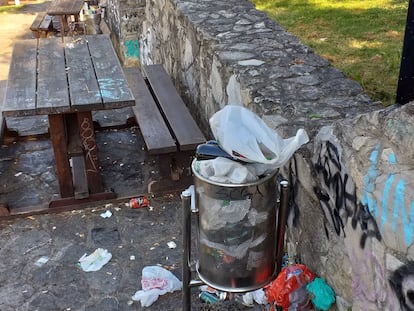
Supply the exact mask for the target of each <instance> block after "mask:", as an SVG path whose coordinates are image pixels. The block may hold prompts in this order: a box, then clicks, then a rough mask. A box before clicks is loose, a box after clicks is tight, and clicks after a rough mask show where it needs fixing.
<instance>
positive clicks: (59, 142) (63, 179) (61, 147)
mask: <svg viewBox="0 0 414 311" xmlns="http://www.w3.org/2000/svg"><path fill="white" fill-rule="evenodd" d="M49 125H50V128H49V130H50V140H51V141H52V146H53V152H54V155H55V163H56V173H57V174H56V175H57V178H58V182H59V188H60V196H61V197H62V198H67V197H72V196H73V195H74V192H73V184H72V174H71V168H70V165H69V158H68V153H67V140H66V129H65V122H64V115H62V114H52V115H49Z"/></svg>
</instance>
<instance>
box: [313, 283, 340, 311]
mask: <svg viewBox="0 0 414 311" xmlns="http://www.w3.org/2000/svg"><path fill="white" fill-rule="evenodd" d="M306 290H307V291H308V292H309V294H310V296H311V300H312V302H313V305H314V306H315V307H316V308H317V309H318V310H324V311H326V310H329V308H330V307H331V305H332V304H333V303H334V302H335V293H334V291H333V289H332V288H331V287H330V286H329V285H328V284H326V282H325V280H323V279H321V278H315V279H314V280H313V281H312V282H311V283H309V284H308V285H306Z"/></svg>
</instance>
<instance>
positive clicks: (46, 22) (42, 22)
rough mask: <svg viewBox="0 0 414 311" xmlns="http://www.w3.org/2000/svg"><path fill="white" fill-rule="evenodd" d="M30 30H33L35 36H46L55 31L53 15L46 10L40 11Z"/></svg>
mask: <svg viewBox="0 0 414 311" xmlns="http://www.w3.org/2000/svg"><path fill="white" fill-rule="evenodd" d="M30 30H31V31H32V32H33V35H34V37H35V38H46V37H47V35H48V34H49V33H50V32H52V31H53V21H52V16H50V15H48V14H47V13H46V12H40V13H38V14H37V15H36V18H35V19H34V21H33V23H32V25H31V26H30Z"/></svg>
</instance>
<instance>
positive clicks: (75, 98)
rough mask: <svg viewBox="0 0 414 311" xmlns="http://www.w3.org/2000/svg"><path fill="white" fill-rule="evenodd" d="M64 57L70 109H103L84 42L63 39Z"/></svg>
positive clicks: (68, 38) (67, 38)
mask: <svg viewBox="0 0 414 311" xmlns="http://www.w3.org/2000/svg"><path fill="white" fill-rule="evenodd" d="M65 57H66V66H67V73H68V82H69V94H70V99H71V105H72V109H75V110H100V109H103V108H104V107H103V104H102V100H101V93H100V90H99V86H98V82H97V80H96V76H95V71H94V68H93V64H92V61H91V57H90V55H89V49H88V46H87V43H86V41H85V40H83V39H81V38H79V39H78V40H73V38H70V37H66V38H65Z"/></svg>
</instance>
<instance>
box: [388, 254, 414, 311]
mask: <svg viewBox="0 0 414 311" xmlns="http://www.w3.org/2000/svg"><path fill="white" fill-rule="evenodd" d="M389 283H390V286H391V288H392V289H393V291H394V293H395V295H396V296H397V298H398V300H399V302H400V308H401V310H402V311H414V262H413V261H409V262H408V263H407V264H406V265H403V266H401V267H400V268H398V269H397V270H395V271H394V272H393V273H392V275H391V276H390V279H389Z"/></svg>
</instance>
